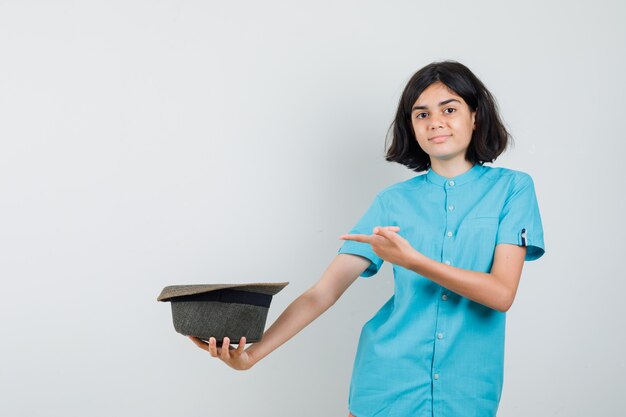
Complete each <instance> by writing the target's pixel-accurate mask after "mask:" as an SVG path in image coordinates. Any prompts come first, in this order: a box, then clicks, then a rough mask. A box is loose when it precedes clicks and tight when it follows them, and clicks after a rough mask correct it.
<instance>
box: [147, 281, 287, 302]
mask: <svg viewBox="0 0 626 417" xmlns="http://www.w3.org/2000/svg"><path fill="white" fill-rule="evenodd" d="M288 284H289V282H276V283H268V282H260V283H253V284H198V285H170V286H168V287H165V288H163V291H161V294H159V296H158V297H157V301H170V300H172V299H173V298H176V297H184V296H187V295H194V294H203V293H207V292H211V291H217V290H223V289H227V288H231V289H236V290H238V291H248V292H254V293H259V294H266V295H276V294H277V293H278V292H279V291H280V290H282V289H283V288H285V287H286V286H287V285H288Z"/></svg>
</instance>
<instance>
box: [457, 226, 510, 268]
mask: <svg viewBox="0 0 626 417" xmlns="http://www.w3.org/2000/svg"><path fill="white" fill-rule="evenodd" d="M499 220H500V219H499V218H498V217H471V218H468V219H465V221H463V223H462V224H461V226H460V227H459V232H458V233H459V234H458V238H459V244H460V247H462V248H468V249H469V250H470V252H471V253H472V256H475V257H476V261H478V263H479V264H481V265H491V262H492V260H493V252H494V250H495V248H496V236H497V234H498V224H499Z"/></svg>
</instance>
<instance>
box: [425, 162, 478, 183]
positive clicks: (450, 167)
mask: <svg viewBox="0 0 626 417" xmlns="http://www.w3.org/2000/svg"><path fill="white" fill-rule="evenodd" d="M430 164H431V168H432V170H433V171H435V172H436V173H437V174H439V175H441V176H442V177H445V178H454V177H458V176H459V175H461V174H463V173H465V172H467V171H469V170H470V169H472V166H473V165H472V163H471V162H469V161H466V160H465V158H463V159H456V160H440V159H434V158H431V159H430Z"/></svg>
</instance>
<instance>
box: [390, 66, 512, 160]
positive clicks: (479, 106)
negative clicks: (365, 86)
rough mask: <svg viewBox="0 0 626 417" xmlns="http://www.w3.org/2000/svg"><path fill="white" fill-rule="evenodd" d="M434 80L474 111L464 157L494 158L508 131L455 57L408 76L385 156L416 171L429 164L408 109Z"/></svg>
mask: <svg viewBox="0 0 626 417" xmlns="http://www.w3.org/2000/svg"><path fill="white" fill-rule="evenodd" d="M436 82H441V83H443V84H444V85H445V86H446V87H448V88H449V89H450V90H451V91H453V92H454V93H455V94H457V95H458V96H460V97H462V98H463V100H465V102H466V103H467V105H468V106H469V108H470V109H471V111H472V112H476V128H475V129H474V131H473V133H472V138H471V141H470V144H469V147H468V148H467V152H466V153H465V159H466V160H467V161H469V162H471V163H472V164H480V165H482V164H483V163H485V162H493V161H495V160H496V158H497V157H498V156H500V154H501V153H502V152H503V151H504V150H505V149H506V147H507V145H508V144H509V140H510V134H509V132H508V131H507V129H506V128H505V127H504V124H503V122H502V120H501V119H500V115H499V114H498V107H497V105H496V101H495V98H494V97H493V96H492V95H491V93H490V92H489V91H488V90H487V88H486V87H485V85H484V84H483V83H482V82H481V81H480V80H479V79H478V78H477V77H476V76H475V75H474V74H473V73H472V71H470V70H469V68H467V67H466V66H465V65H463V64H461V63H459V62H456V61H443V62H433V63H431V64H428V65H426V66H425V67H424V68H422V69H420V70H419V71H417V72H416V73H415V74H414V75H413V77H411V79H410V80H409V82H408V83H407V85H406V87H405V88H404V91H403V92H402V96H401V97H400V102H399V103H398V110H397V111H396V116H395V119H394V121H393V122H392V123H391V126H390V127H389V131H388V135H387V138H388V139H389V136H391V145H390V146H389V149H388V150H387V154H386V156H385V159H386V160H387V161H390V162H398V163H400V164H402V165H406V166H407V167H408V168H410V169H412V170H414V171H417V172H421V171H426V170H427V169H429V168H430V165H431V164H430V157H429V156H428V154H427V153H426V152H424V151H423V150H422V148H421V147H420V146H419V144H418V143H417V139H416V138H415V131H414V130H413V124H412V123H411V109H412V107H413V105H414V104H415V102H416V101H417V99H418V97H419V96H420V95H421V94H422V92H423V91H424V90H425V89H426V88H428V87H429V86H430V85H431V84H433V83H436ZM389 133H391V135H389Z"/></svg>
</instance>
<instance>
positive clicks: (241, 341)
mask: <svg viewBox="0 0 626 417" xmlns="http://www.w3.org/2000/svg"><path fill="white" fill-rule="evenodd" d="M245 348H246V338H245V337H243V336H242V337H241V339H239V346H237V350H236V351H235V355H241V354H242V353H243V350H244V349H245Z"/></svg>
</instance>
